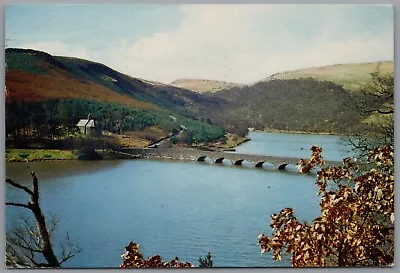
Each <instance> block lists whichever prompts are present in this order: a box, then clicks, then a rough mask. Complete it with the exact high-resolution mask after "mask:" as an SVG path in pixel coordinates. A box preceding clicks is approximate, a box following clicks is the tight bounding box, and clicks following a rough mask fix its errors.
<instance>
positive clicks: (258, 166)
mask: <svg viewBox="0 0 400 273" xmlns="http://www.w3.org/2000/svg"><path fill="white" fill-rule="evenodd" d="M264 163H265V161H260V162H258V163H257V164H256V168H262V167H263V164H264Z"/></svg>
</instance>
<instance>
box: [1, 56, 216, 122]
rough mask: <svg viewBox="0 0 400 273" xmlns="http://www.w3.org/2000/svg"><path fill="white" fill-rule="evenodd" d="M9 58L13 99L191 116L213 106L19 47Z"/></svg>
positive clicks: (77, 61)
mask: <svg viewBox="0 0 400 273" xmlns="http://www.w3.org/2000/svg"><path fill="white" fill-rule="evenodd" d="M5 59H6V65H7V69H6V85H7V90H8V93H9V96H10V99H16V100H45V99H61V98H63V99H67V98H84V99H92V100H97V101H103V102H112V103H120V104H125V105H131V106H135V107H138V108H144V109H166V110H170V111H173V112H175V113H179V114H182V115H185V116H191V117H193V116H194V114H193V112H192V110H195V108H196V105H197V104H198V103H206V104H207V103H211V104H212V103H213V101H205V100H206V99H207V98H205V97H203V96H201V95H200V94H198V93H196V92H192V91H190V90H187V89H182V88H178V87H174V86H169V85H166V84H159V83H155V82H151V81H148V80H143V79H139V78H134V77H131V76H128V75H125V74H122V73H119V72H117V71H115V70H113V69H111V68H109V67H107V66H105V65H103V64H100V63H95V62H91V61H87V60H83V59H77V58H70V57H60V56H51V55H50V54H47V53H45V52H41V51H36V50H30V49H14V48H8V49H6V55H5Z"/></svg>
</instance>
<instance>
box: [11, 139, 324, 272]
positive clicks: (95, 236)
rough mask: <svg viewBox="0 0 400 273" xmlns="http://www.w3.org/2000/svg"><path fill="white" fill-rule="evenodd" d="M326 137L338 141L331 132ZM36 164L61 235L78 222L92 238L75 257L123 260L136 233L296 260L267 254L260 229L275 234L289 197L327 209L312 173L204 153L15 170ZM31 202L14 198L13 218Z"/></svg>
mask: <svg viewBox="0 0 400 273" xmlns="http://www.w3.org/2000/svg"><path fill="white" fill-rule="evenodd" d="M295 136H296V137H297V136H299V137H300V138H301V139H303V138H304V137H305V136H308V135H295ZM250 137H251V138H252V141H250V142H248V143H245V144H244V145H243V146H241V147H239V148H238V150H242V149H244V148H243V147H246V146H247V147H250V148H251V149H253V148H252V147H251V146H250V144H251V143H252V142H253V141H254V143H256V142H258V143H259V142H260V139H259V138H258V134H257V133H256V134H251V135H250ZM320 138H323V139H325V138H327V139H328V140H327V141H328V142H330V141H331V136H320ZM302 141H303V140H302ZM310 141H311V140H310ZM302 143H306V142H304V141H303V142H302ZM307 143H308V142H307ZM276 145H277V144H274V145H273V146H274V149H275V148H276V147H275V146H276ZM287 146H288V147H295V145H294V144H290V143H288V145H287ZM302 146H304V145H302ZM293 149H294V148H293ZM275 150H279V149H275ZM269 151H272V149H270V150H269ZM240 152H243V151H240ZM296 156H297V155H296ZM27 164H29V170H35V171H36V173H37V176H38V178H39V181H40V193H41V204H42V207H43V210H44V212H45V213H46V215H48V214H49V213H52V214H53V215H56V216H57V218H58V219H59V229H58V231H57V233H56V236H55V237H60V236H61V235H60V234H64V233H65V232H66V231H68V232H69V233H70V235H71V237H72V238H73V239H75V240H76V241H77V242H78V244H79V246H80V247H81V248H82V252H81V253H79V254H78V255H77V256H76V257H74V258H72V259H71V260H70V261H68V262H67V263H65V264H64V266H66V267H118V265H119V264H120V263H121V261H122V260H121V256H120V255H121V254H122V253H123V252H124V247H125V246H126V245H127V244H128V243H129V241H131V240H132V241H136V242H137V243H139V244H140V245H141V249H142V253H143V254H144V256H145V257H148V256H151V255H155V254H160V255H161V256H162V257H163V259H166V260H171V259H172V258H174V257H175V256H178V257H179V258H180V260H182V261H189V262H191V263H193V264H195V265H197V264H198V262H197V259H198V258H199V257H200V256H202V257H204V256H205V255H206V254H207V253H208V252H211V253H212V255H213V261H214V264H215V265H216V266H218V267H274V266H289V265H290V260H289V257H287V256H284V257H283V262H274V261H273V260H272V255H270V254H268V253H267V254H264V255H260V248H259V246H257V245H256V244H257V236H258V234H259V233H262V232H264V233H266V234H270V233H271V230H270V227H269V224H270V221H271V218H270V215H271V214H272V213H278V212H279V211H280V210H281V209H282V208H285V207H292V208H294V209H295V214H296V215H297V217H298V218H299V219H301V220H307V221H310V220H312V219H313V218H315V217H317V216H318V215H319V207H318V201H319V197H318V196H317V187H316V185H315V177H314V176H311V175H300V174H294V173H288V172H279V171H267V170H263V169H261V170H260V169H255V168H253V169H249V168H243V167H240V166H232V167H228V166H220V165H209V164H204V163H200V162H178V161H156V160H126V161H99V162H82V161H65V162H61V161H59V162H32V163H10V164H7V165H6V172H7V176H8V177H10V178H12V179H14V180H15V181H18V182H20V183H21V184H24V185H31V179H30V175H29V170H28V168H27ZM6 196H7V197H6V199H7V200H8V201H11V200H12V201H23V200H26V199H24V197H25V195H24V192H21V191H18V190H16V189H14V188H12V187H10V186H8V185H7V191H6ZM21 212H23V209H19V208H14V207H7V209H6V223H7V226H8V227H10V226H12V223H13V221H14V220H15V219H17V218H18V217H19V215H20V214H21Z"/></svg>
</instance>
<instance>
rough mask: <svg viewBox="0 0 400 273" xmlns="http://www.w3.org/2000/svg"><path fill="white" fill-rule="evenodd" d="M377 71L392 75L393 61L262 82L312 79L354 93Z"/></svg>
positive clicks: (281, 75) (294, 72) (302, 72)
mask: <svg viewBox="0 0 400 273" xmlns="http://www.w3.org/2000/svg"><path fill="white" fill-rule="evenodd" d="M375 71H379V72H382V73H393V71H394V64H393V61H382V62H370V63H351V64H336V65H330V66H323V67H311V68H304V69H298V70H292V71H286V72H280V73H276V74H273V75H271V76H269V77H267V78H265V79H263V80H262V81H269V80H271V79H300V78H313V79H315V80H320V81H332V82H334V83H336V84H338V85H342V86H343V88H344V89H346V90H349V91H356V90H357V89H358V88H360V86H362V85H363V84H364V83H365V82H366V81H368V79H369V78H370V74H371V73H373V72H375Z"/></svg>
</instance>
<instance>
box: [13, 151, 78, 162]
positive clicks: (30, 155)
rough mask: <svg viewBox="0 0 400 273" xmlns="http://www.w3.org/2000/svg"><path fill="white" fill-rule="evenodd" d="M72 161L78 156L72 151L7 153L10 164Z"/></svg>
mask: <svg viewBox="0 0 400 273" xmlns="http://www.w3.org/2000/svg"><path fill="white" fill-rule="evenodd" d="M71 159H76V156H75V155H74V154H73V152H72V151H65V150H39V149H7V153H6V160H7V161H8V162H22V161H26V160H28V161H40V160H71Z"/></svg>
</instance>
